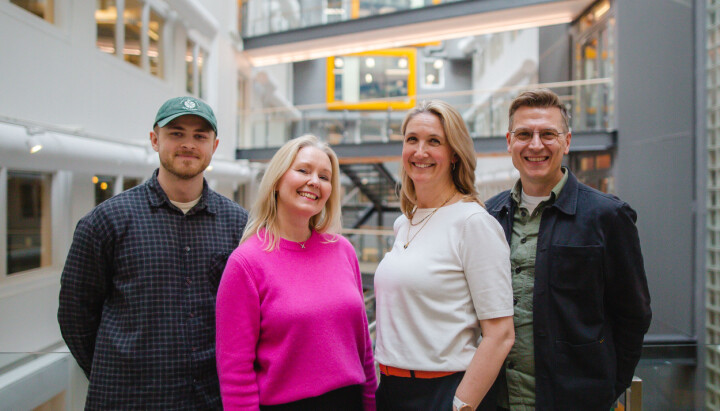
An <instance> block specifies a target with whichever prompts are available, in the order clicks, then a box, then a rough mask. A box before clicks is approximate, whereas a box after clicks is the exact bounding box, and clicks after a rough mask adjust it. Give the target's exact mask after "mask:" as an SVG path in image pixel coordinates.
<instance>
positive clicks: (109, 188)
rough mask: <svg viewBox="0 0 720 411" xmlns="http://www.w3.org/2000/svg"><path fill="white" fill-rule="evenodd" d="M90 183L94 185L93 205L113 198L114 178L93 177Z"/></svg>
mask: <svg viewBox="0 0 720 411" xmlns="http://www.w3.org/2000/svg"><path fill="white" fill-rule="evenodd" d="M92 182H93V184H95V205H98V204H100V203H102V202H103V201H105V200H107V199H108V198H110V197H112V196H113V194H114V192H115V177H112V176H93V178H92Z"/></svg>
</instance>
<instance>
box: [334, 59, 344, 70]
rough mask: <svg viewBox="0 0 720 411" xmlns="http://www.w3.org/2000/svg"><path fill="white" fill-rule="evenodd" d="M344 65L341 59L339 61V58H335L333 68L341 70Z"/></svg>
mask: <svg viewBox="0 0 720 411" xmlns="http://www.w3.org/2000/svg"><path fill="white" fill-rule="evenodd" d="M344 65H345V61H343V59H341V58H340V57H336V58H335V67H337V68H341V67H342V66H344Z"/></svg>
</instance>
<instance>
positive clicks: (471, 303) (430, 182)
mask: <svg viewBox="0 0 720 411" xmlns="http://www.w3.org/2000/svg"><path fill="white" fill-rule="evenodd" d="M402 132H403V135H404V142H403V152H402V169H401V171H400V175H401V179H402V192H401V199H400V200H401V203H400V204H401V209H402V211H403V214H404V215H402V216H400V217H399V218H398V219H397V220H396V221H395V224H394V230H395V243H394V245H393V248H392V250H391V251H390V252H389V253H387V254H386V255H385V257H384V258H383V260H382V261H381V262H380V265H379V266H378V269H377V272H376V273H375V296H376V304H377V306H376V317H377V340H376V359H377V361H378V362H379V363H380V371H381V377H380V387H379V388H378V391H377V394H376V401H377V406H378V410H450V409H451V407H452V409H456V410H461V411H466V410H470V409H475V408H477V407H478V405H480V403H481V401H482V399H483V397H484V396H485V395H486V393H487V392H488V390H489V389H490V387H491V386H492V384H493V382H494V381H495V378H496V377H497V375H498V372H499V370H500V367H501V365H502V363H503V360H504V359H505V357H506V356H507V354H508V352H509V351H510V347H512V344H513V342H514V338H515V334H514V329H513V319H512V315H513V301H512V285H511V279H510V257H509V254H510V251H509V247H508V244H507V241H506V240H505V235H504V233H503V230H502V228H501V227H500V225H499V224H498V222H497V221H496V220H495V219H494V218H492V217H491V216H490V215H489V214H488V213H487V212H486V211H485V208H484V207H483V205H482V202H481V201H480V200H479V199H478V197H477V190H476V188H475V162H476V158H475V152H474V149H473V143H472V139H471V138H470V135H469V133H468V131H467V127H466V126H465V123H464V122H463V120H462V117H461V116H460V114H459V113H458V112H457V110H455V109H454V108H453V107H452V106H450V105H449V104H447V103H445V102H442V101H437V100H434V101H429V102H423V103H421V104H420V105H419V106H418V107H415V108H414V109H413V110H411V111H410V112H409V113H408V115H407V116H406V117H405V120H404V122H403V124H402ZM483 405H484V404H483ZM490 407H492V408H493V409H494V407H495V404H491V405H490Z"/></svg>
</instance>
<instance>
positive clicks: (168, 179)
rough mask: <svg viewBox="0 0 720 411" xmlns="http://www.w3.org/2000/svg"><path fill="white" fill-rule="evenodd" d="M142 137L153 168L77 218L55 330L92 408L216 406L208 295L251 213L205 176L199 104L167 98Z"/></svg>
mask: <svg viewBox="0 0 720 411" xmlns="http://www.w3.org/2000/svg"><path fill="white" fill-rule="evenodd" d="M150 142H151V144H152V147H153V149H154V150H155V151H157V153H158V156H159V158H160V167H159V168H158V169H157V170H156V171H155V172H154V173H153V176H152V177H151V178H150V179H149V180H148V181H147V182H145V183H144V184H141V185H139V186H137V187H135V188H132V189H130V190H128V191H125V192H123V193H121V194H119V195H117V196H115V197H113V198H111V199H109V200H107V201H105V202H103V203H102V204H100V205H98V206H97V207H95V208H94V209H93V210H92V211H90V213H88V214H87V215H86V216H85V217H83V218H82V219H81V220H80V222H79V223H78V226H77V228H76V230H75V236H74V238H73V243H72V246H71V248H70V252H69V253H68V257H67V260H66V262H65V268H64V270H63V274H62V279H61V289H60V307H59V310H58V321H59V323H60V330H61V331H62V335H63V338H64V339H65V342H66V343H67V346H68V348H69V349H70V351H71V352H72V354H73V356H74V357H75V359H76V360H77V362H78V364H79V365H80V367H81V368H82V369H83V371H85V374H86V375H87V376H88V378H89V380H90V385H89V389H88V396H87V402H86V404H85V408H86V409H88V410H108V409H147V410H212V409H221V408H222V404H221V400H220V391H219V384H218V379H217V372H216V368H215V294H216V292H217V286H218V283H219V281H220V276H221V275H222V272H223V269H224V267H225V262H226V261H227V257H228V255H229V254H230V253H231V252H232V251H233V249H234V248H235V247H236V246H237V244H238V243H239V242H240V238H241V236H242V231H243V229H244V228H245V224H246V222H247V212H246V211H245V210H243V209H242V208H241V207H240V206H238V205H237V204H235V203H233V202H232V201H230V200H228V199H227V198H225V197H223V196H221V195H219V194H217V193H215V192H214V191H213V190H211V189H210V188H209V187H208V185H207V182H206V181H205V179H204V178H203V172H204V171H205V168H207V166H208V164H209V163H210V160H211V159H212V155H213V153H214V152H215V149H216V148H217V145H218V139H217V122H216V120H215V114H214V113H213V110H212V109H211V108H210V106H208V105H207V104H206V103H204V102H203V101H201V100H198V99H196V98H193V97H178V98H173V99H170V100H168V101H167V102H165V104H163V105H162V107H160V110H158V113H157V116H156V117H155V123H154V125H153V131H152V132H150Z"/></svg>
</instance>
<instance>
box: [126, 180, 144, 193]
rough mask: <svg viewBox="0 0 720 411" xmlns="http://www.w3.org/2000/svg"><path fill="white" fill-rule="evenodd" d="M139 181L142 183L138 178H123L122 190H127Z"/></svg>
mask: <svg viewBox="0 0 720 411" xmlns="http://www.w3.org/2000/svg"><path fill="white" fill-rule="evenodd" d="M140 183H142V180H141V179H139V178H132V177H125V178H123V191H127V190H129V189H131V188H133V187H135V186H137V185H139V184H140Z"/></svg>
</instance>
